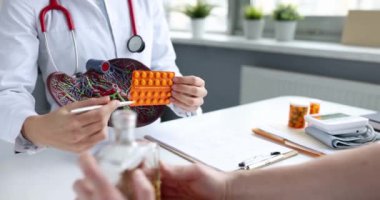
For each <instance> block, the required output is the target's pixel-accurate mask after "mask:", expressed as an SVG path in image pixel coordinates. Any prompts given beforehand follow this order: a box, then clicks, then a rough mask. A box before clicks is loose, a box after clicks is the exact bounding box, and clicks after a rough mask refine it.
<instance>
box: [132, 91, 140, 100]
mask: <svg viewBox="0 0 380 200" xmlns="http://www.w3.org/2000/svg"><path fill="white" fill-rule="evenodd" d="M131 96H132V99H136V98H137V97H138V96H139V94H138V93H137V92H132V95H131Z"/></svg>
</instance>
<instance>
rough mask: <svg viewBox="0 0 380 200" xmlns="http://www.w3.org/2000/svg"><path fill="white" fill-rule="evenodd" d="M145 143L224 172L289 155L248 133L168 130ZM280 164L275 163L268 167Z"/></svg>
mask: <svg viewBox="0 0 380 200" xmlns="http://www.w3.org/2000/svg"><path fill="white" fill-rule="evenodd" d="M145 139H147V140H149V141H152V142H155V143H157V144H158V145H160V146H161V147H162V148H164V149H166V150H168V151H170V152H172V153H174V154H176V155H178V156H180V157H182V158H184V159H185V160H188V161H190V162H195V163H201V164H204V165H206V166H209V167H211V168H213V169H216V170H218V171H225V172H228V171H236V170H239V169H240V167H239V163H240V162H241V161H243V160H245V159H247V158H251V157H254V156H257V155H265V154H270V152H273V151H279V152H281V153H288V152H289V151H292V150H291V149H289V148H287V147H283V146H281V145H278V144H274V143H272V142H269V141H265V140H262V139H260V138H255V137H252V135H251V133H250V130H247V131H246V132H237V131H234V130H227V129H206V130H197V131H196V132H195V131H194V130H183V132H180V133H179V132H176V133H174V132H173V131H171V130H170V129H168V130H166V129H165V128H164V127H161V128H160V129H159V130H158V131H157V132H156V131H155V133H154V134H148V135H146V136H145ZM284 159H286V158H284ZM280 160H281V159H279V160H278V161H277V160H276V159H275V161H273V162H270V163H268V165H270V164H272V163H276V162H279V161H280ZM282 160H283V159H282Z"/></svg>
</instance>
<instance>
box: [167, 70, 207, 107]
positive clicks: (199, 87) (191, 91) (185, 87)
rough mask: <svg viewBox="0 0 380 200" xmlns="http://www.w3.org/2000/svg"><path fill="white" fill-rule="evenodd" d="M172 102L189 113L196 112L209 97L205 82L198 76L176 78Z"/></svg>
mask: <svg viewBox="0 0 380 200" xmlns="http://www.w3.org/2000/svg"><path fill="white" fill-rule="evenodd" d="M173 82H174V85H173V86H172V89H173V92H172V95H173V97H172V98H171V102H172V103H173V104H174V105H176V106H178V107H179V108H181V109H183V110H184V111H187V112H195V111H196V110H197V109H198V108H199V107H200V106H201V105H202V104H203V103H204V100H203V98H204V97H205V96H206V95H207V90H206V88H205V81H204V80H203V79H201V78H199V77H196V76H184V77H174V79H173Z"/></svg>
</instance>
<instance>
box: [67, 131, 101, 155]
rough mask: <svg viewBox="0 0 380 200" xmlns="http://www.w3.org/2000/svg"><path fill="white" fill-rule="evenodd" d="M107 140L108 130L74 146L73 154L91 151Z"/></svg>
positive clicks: (84, 139)
mask: <svg viewBox="0 0 380 200" xmlns="http://www.w3.org/2000/svg"><path fill="white" fill-rule="evenodd" d="M105 139H107V128H104V129H102V130H100V131H98V132H96V133H94V134H92V135H90V136H88V137H85V138H83V139H82V140H81V141H79V142H78V143H76V144H74V145H72V147H71V149H72V151H73V152H76V153H82V152H84V151H87V150H89V149H90V148H92V147H93V146H95V145H96V144H98V143H99V142H101V141H104V140H105Z"/></svg>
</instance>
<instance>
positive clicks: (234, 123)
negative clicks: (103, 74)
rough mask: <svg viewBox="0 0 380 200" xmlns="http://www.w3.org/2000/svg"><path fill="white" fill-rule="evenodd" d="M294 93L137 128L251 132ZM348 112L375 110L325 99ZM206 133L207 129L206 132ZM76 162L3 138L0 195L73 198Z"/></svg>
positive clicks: (272, 118)
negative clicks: (18, 148)
mask: <svg viewBox="0 0 380 200" xmlns="http://www.w3.org/2000/svg"><path fill="white" fill-rule="evenodd" d="M291 98H292V97H280V98H274V99H270V100H266V101H260V102H255V103H251V104H247V105H242V106H237V107H233V108H228V109H223V110H219V111H215V112H210V113H207V114H204V115H202V116H197V117H193V118H185V119H180V120H174V121H170V122H166V123H162V124H160V125H159V126H155V127H144V128H139V129H138V130H137V134H138V135H139V136H140V137H141V136H143V135H144V134H146V133H149V132H152V131H155V130H156V129H159V128H160V127H161V126H165V127H170V128H171V130H173V131H181V130H182V129H184V128H186V129H192V130H194V131H197V130H198V128H199V127H204V124H205V123H206V124H207V126H208V127H210V129H212V127H226V128H229V129H231V128H232V129H234V130H236V131H242V132H249V133H250V132H251V128H253V127H255V126H257V125H259V124H262V123H273V122H279V121H284V122H286V120H287V117H288V109H289V104H288V103H289V100H290V99H291ZM326 111H329V112H335V111H340V112H345V113H347V114H352V115H362V114H368V113H371V112H373V111H370V110H365V109H359V108H353V107H350V106H344V105H339V104H335V103H328V102H323V104H322V112H326ZM205 134H207V133H205ZM161 158H162V160H163V161H164V162H169V163H174V164H185V163H187V161H185V160H183V159H181V158H179V157H178V156H176V155H174V154H172V153H170V152H168V151H165V150H162V151H161ZM310 159H311V158H309V157H306V156H303V155H298V156H296V157H294V158H291V159H288V160H285V161H283V162H280V163H278V164H277V165H276V166H279V165H289V164H296V163H300V162H305V161H307V160H310ZM81 176H82V175H81V172H80V170H79V168H78V166H77V156H76V155H74V154H71V153H66V152H61V151H57V150H53V149H49V150H46V151H44V152H41V153H39V154H37V155H33V156H29V155H14V154H13V146H12V145H10V144H8V143H5V142H0V199H4V200H5V199H6V200H14V199H16V200H28V199H38V200H45V199H46V200H51V199H54V200H60V199H62V200H67V199H74V192H73V190H72V184H73V182H74V181H75V180H76V179H78V178H79V177H81Z"/></svg>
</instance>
